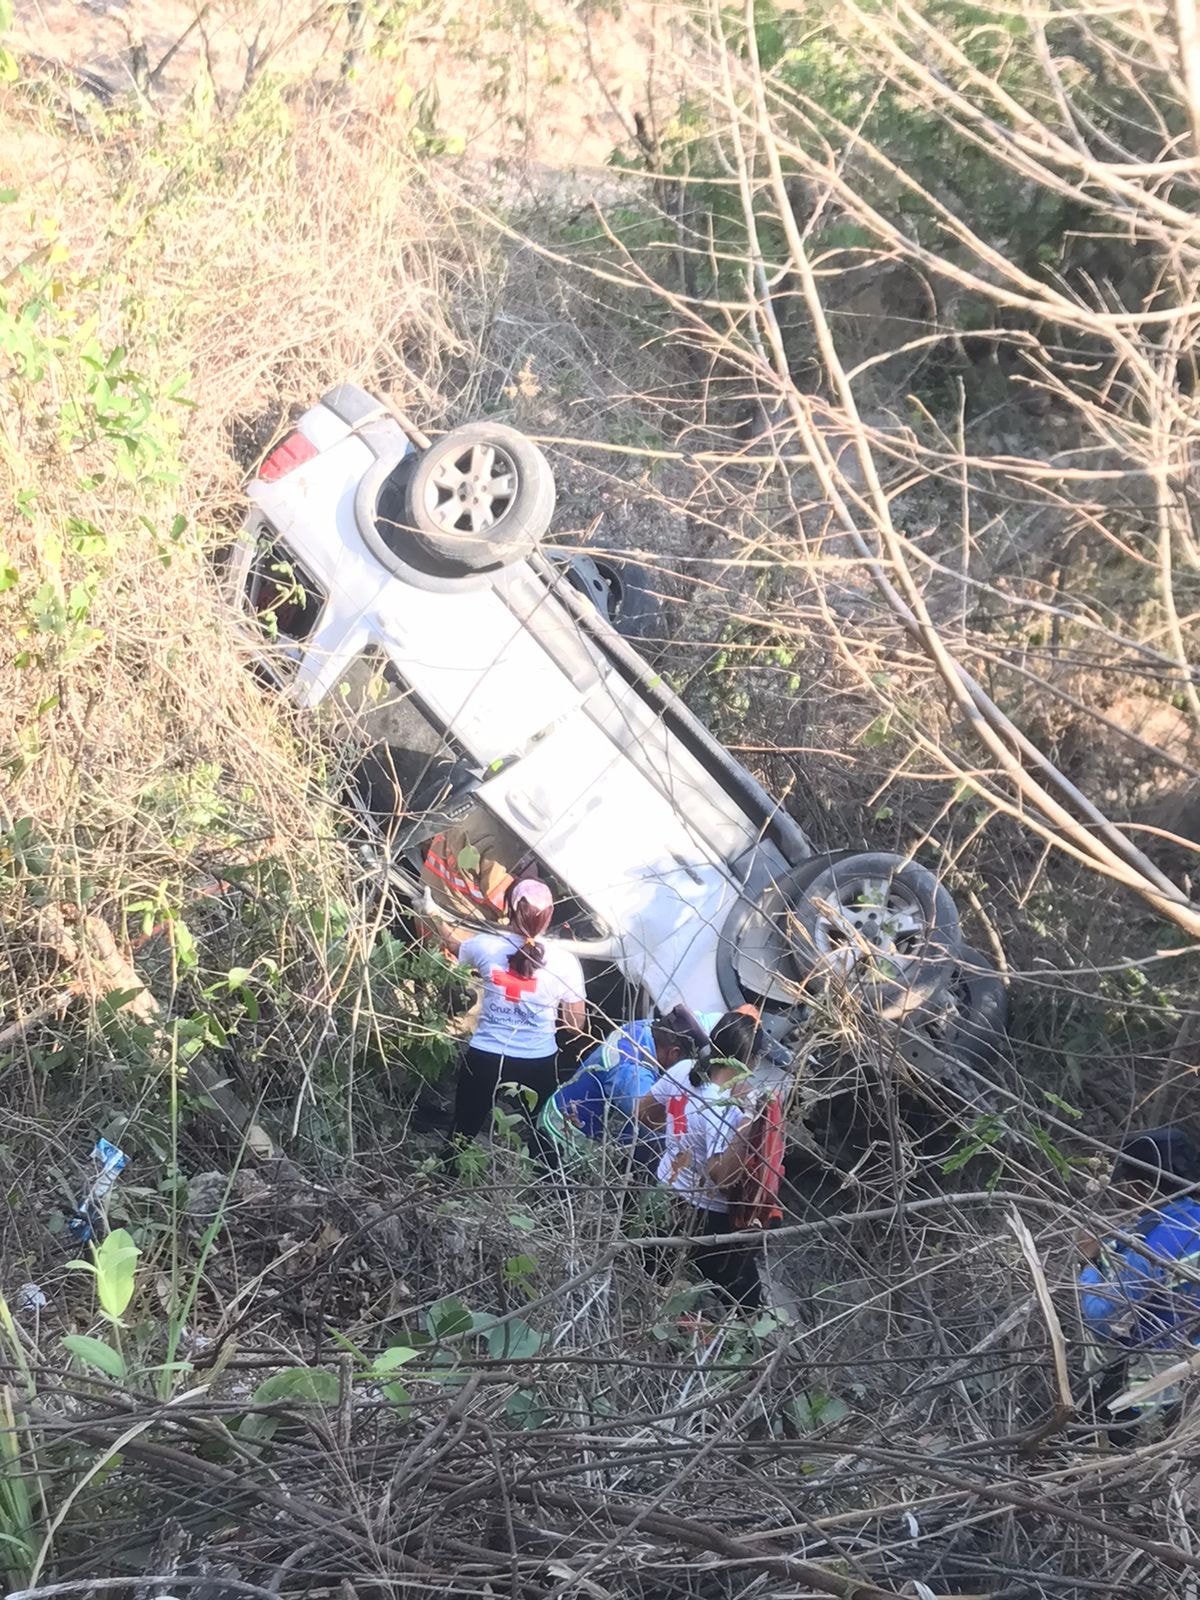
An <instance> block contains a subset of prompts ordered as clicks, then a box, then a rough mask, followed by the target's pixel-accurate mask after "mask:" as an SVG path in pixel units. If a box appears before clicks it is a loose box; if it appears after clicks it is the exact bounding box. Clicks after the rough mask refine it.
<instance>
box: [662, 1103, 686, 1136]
mask: <svg viewBox="0 0 1200 1600" xmlns="http://www.w3.org/2000/svg"><path fill="white" fill-rule="evenodd" d="M687 1103H688V1097H687V1095H686V1094H673V1095H672V1096H671V1098H670V1099H669V1100H668V1101H667V1115H668V1117H670V1119H671V1132H672V1133H673V1134H674V1135H675V1137H676V1138H677V1139H681V1138H683V1136H684V1134H686V1133H687V1126H688V1119H687Z"/></svg>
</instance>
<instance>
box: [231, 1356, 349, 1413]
mask: <svg viewBox="0 0 1200 1600" xmlns="http://www.w3.org/2000/svg"><path fill="white" fill-rule="evenodd" d="M340 1393H341V1385H340V1384H339V1382H338V1378H337V1374H336V1373H334V1372H328V1371H326V1369H325V1368H324V1367H285V1368H284V1369H283V1371H282V1372H273V1373H272V1374H271V1376H270V1377H269V1378H264V1380H263V1381H262V1383H260V1384H259V1386H258V1388H257V1389H255V1391H254V1394H253V1396H252V1399H253V1401H254V1404H255V1405H256V1406H266V1405H275V1404H280V1403H282V1402H283V1401H285V1400H286V1401H288V1402H292V1401H295V1402H296V1403H297V1404H302V1405H318V1406H333V1405H336V1404H337V1402H338V1397H339V1395H340ZM247 1420H249V1419H247Z"/></svg>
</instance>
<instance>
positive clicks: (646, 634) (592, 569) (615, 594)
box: [565, 550, 667, 649]
mask: <svg viewBox="0 0 1200 1600" xmlns="http://www.w3.org/2000/svg"><path fill="white" fill-rule="evenodd" d="M565 569H566V575H567V582H568V583H569V584H570V585H571V587H572V588H573V589H577V590H578V591H579V593H580V594H582V595H584V596H586V598H587V599H589V600H590V601H591V602H592V604H593V605H594V606H595V608H596V610H597V611H599V612H600V614H601V615H602V616H604V617H607V618H608V620H609V622H611V623H612V625H613V627H614V628H615V629H616V630H617V632H618V633H619V634H620V635H621V637H622V638H623V639H629V640H630V641H631V642H633V643H634V644H637V645H638V646H640V647H641V648H642V649H646V648H647V646H653V645H656V644H659V643H661V641H662V640H663V639H665V638H666V633H667V628H666V617H665V615H664V611H663V600H662V595H661V594H660V593H659V592H658V589H657V588H656V587H655V582H654V577H653V575H652V574H651V573H650V572H649V571H648V570H647V568H645V567H643V566H639V565H638V563H637V562H636V561H620V560H615V559H612V558H610V557H608V556H593V555H591V554H590V553H589V552H588V551H586V550H581V551H580V552H579V553H578V555H574V556H572V557H571V558H570V559H569V560H568V561H566V562H565Z"/></svg>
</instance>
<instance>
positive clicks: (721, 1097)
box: [637, 1006, 764, 1311]
mask: <svg viewBox="0 0 1200 1600" xmlns="http://www.w3.org/2000/svg"><path fill="white" fill-rule="evenodd" d="M763 1042H764V1041H763V1031H762V1027H761V1024H760V1022H759V1019H758V1015H757V1013H756V1012H755V1011H754V1009H753V1007H749V1006H747V1007H743V1008H742V1009H741V1010H738V1011H727V1012H726V1013H725V1015H724V1016H723V1017H722V1018H721V1020H720V1021H719V1022H718V1023H717V1024H716V1026H715V1027H714V1028H713V1030H712V1034H711V1037H710V1041H709V1044H708V1046H707V1047H706V1048H705V1049H703V1050H700V1051H698V1052H697V1054H696V1057H695V1059H694V1060H691V1061H681V1062H680V1063H679V1065H678V1066H674V1067H671V1068H670V1070H669V1071H667V1072H664V1073H663V1075H662V1077H661V1078H659V1080H658V1082H657V1083H656V1084H655V1085H654V1087H653V1088H652V1089H651V1090H650V1091H649V1093H647V1094H645V1095H643V1096H642V1098H641V1099H640V1100H639V1101H638V1105H637V1116H638V1121H639V1122H640V1123H642V1124H643V1125H644V1126H645V1127H647V1128H651V1129H655V1128H661V1129H662V1136H663V1153H662V1156H661V1158H660V1160H659V1163H658V1181H659V1182H660V1183H661V1184H663V1185H664V1186H665V1187H666V1188H668V1189H670V1190H671V1191H672V1192H673V1193H674V1194H675V1196H676V1198H677V1203H678V1209H679V1214H680V1216H679V1231H680V1232H681V1233H688V1234H701V1235H702V1234H707V1233H727V1232H728V1231H729V1199H728V1191H729V1190H730V1189H731V1188H732V1187H733V1186H734V1185H735V1184H736V1183H737V1180H738V1178H739V1177H740V1176H741V1174H742V1171H743V1170H744V1167H745V1162H746V1152H747V1146H748V1137H749V1133H750V1129H751V1127H752V1124H753V1118H752V1116H751V1115H750V1113H749V1112H748V1111H747V1110H746V1109H744V1107H743V1106H742V1104H741V1096H742V1093H743V1092H744V1090H745V1087H746V1084H747V1081H748V1078H749V1071H750V1067H751V1066H752V1064H753V1062H754V1060H755V1058H756V1057H757V1056H758V1054H759V1053H760V1051H761V1049H762V1047H763ZM691 1261H692V1265H693V1267H694V1268H695V1269H696V1271H697V1272H698V1273H699V1274H700V1276H701V1277H703V1278H706V1279H708V1281H709V1282H710V1283H712V1284H713V1285H714V1286H715V1287H716V1288H717V1289H719V1290H720V1291H721V1293H722V1294H724V1295H725V1296H726V1297H727V1298H728V1299H730V1300H732V1301H734V1302H735V1303H736V1304H737V1305H738V1306H739V1307H740V1308H741V1309H742V1310H744V1311H750V1310H755V1309H756V1308H758V1307H759V1306H761V1305H762V1287H761V1284H760V1283H759V1277H758V1252H757V1250H754V1249H751V1248H749V1247H747V1246H746V1245H743V1244H728V1245H724V1244H708V1245H706V1244H699V1245H696V1246H695V1247H694V1248H693V1250H692V1256H691Z"/></svg>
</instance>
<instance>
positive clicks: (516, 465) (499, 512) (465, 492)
mask: <svg viewBox="0 0 1200 1600" xmlns="http://www.w3.org/2000/svg"><path fill="white" fill-rule="evenodd" d="M402 491H403V499H402V507H401V521H402V524H403V526H404V527H405V528H406V529H408V530H409V531H411V532H412V533H413V534H414V535H415V536H416V538H417V540H418V541H419V543H420V544H421V545H422V546H423V547H424V549H425V550H426V552H427V553H428V554H429V555H431V556H433V557H434V558H436V560H438V561H439V562H448V563H449V564H450V566H451V568H452V570H454V571H456V572H460V573H463V574H466V573H470V572H485V571H488V570H490V569H492V568H495V567H499V566H504V565H507V563H508V562H510V561H516V560H518V559H520V557H522V556H527V555H529V554H530V552H531V551H532V550H533V549H534V548H535V547H536V545H537V543H538V541H539V540H540V539H541V537H542V535H543V534H544V533H545V532H546V530H547V529H548V528H549V526H550V519H551V518H552V517H553V515H554V497H555V490H554V474H553V472H552V471H551V470H550V463H549V462H548V461H547V460H546V458H545V456H544V455H543V454H542V452H541V451H540V450H539V449H538V447H537V445H535V444H534V443H533V441H532V440H531V439H527V438H526V437H525V435H524V434H522V433H518V432H517V430H516V429H515V428H509V427H506V426H505V425H504V424H503V423H500V422H469V423H466V424H464V426H462V427H461V428H452V429H451V430H450V432H449V433H447V434H445V435H444V436H443V437H442V438H441V439H437V440H435V441H434V443H433V444H432V445H430V447H429V449H428V450H425V451H423V452H422V453H421V454H420V455H417V456H414V457H413V458H412V459H411V464H408V463H406V464H405V470H404V472H403V481H402Z"/></svg>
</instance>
